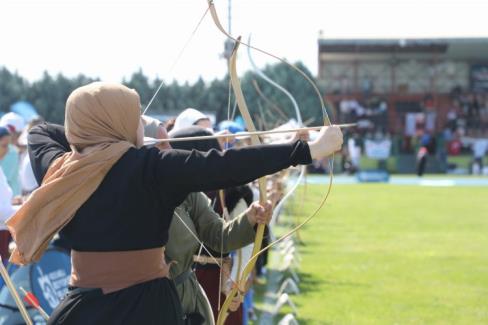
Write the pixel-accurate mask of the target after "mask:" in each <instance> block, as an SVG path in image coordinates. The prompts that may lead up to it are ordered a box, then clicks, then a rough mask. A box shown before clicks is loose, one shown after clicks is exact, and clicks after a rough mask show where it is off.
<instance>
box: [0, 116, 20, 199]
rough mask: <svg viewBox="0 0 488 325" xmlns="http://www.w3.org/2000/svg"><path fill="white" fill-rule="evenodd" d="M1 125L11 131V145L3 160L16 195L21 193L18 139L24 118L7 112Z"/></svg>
mask: <svg viewBox="0 0 488 325" xmlns="http://www.w3.org/2000/svg"><path fill="white" fill-rule="evenodd" d="M0 126H2V127H5V128H7V129H8V130H9V132H10V135H11V137H10V145H9V150H8V153H7V155H6V156H5V157H4V159H3V161H2V162H1V164H0V165H1V166H2V168H3V172H4V173H5V176H6V177H7V182H8V184H9V185H10V187H11V189H12V192H13V194H14V195H20V194H21V190H20V182H19V165H20V151H19V147H18V139H19V136H20V134H21V133H22V131H23V130H24V127H25V121H24V118H23V117H22V116H20V115H18V114H15V113H13V112H10V113H7V114H5V115H4V116H2V118H1V119H0Z"/></svg>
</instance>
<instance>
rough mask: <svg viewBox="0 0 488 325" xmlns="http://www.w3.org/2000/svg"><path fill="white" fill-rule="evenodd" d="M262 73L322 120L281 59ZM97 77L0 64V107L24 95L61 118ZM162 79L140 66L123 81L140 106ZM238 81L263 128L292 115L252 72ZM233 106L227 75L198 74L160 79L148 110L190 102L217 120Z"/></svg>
mask: <svg viewBox="0 0 488 325" xmlns="http://www.w3.org/2000/svg"><path fill="white" fill-rule="evenodd" d="M296 65H297V66H298V67H299V68H300V69H301V70H303V71H304V72H305V73H306V74H307V75H308V76H309V77H310V78H311V79H312V80H314V77H313V76H312V75H311V73H310V71H309V70H308V69H307V68H306V67H305V66H304V65H303V63H301V62H298V63H297V64H296ZM263 72H264V73H265V74H266V75H267V76H269V77H270V78H271V79H272V80H274V81H275V82H277V83H278V84H280V85H281V86H282V87H284V88H285V89H287V90H288V91H290V92H291V93H292V94H293V96H294V97H295V99H296V101H297V102H298V105H299V106H300V111H301V113H302V115H303V120H304V121H305V120H308V121H309V122H310V123H315V124H317V123H321V121H322V113H321V110H320V102H319V99H318V98H317V96H316V94H315V92H314V91H313V89H312V87H311V86H310V85H309V84H308V83H307V82H306V81H305V80H304V78H303V77H302V76H300V75H299V74H297V73H296V72H295V71H293V70H292V69H290V68H289V67H288V66H287V65H286V64H284V63H277V64H273V65H268V66H266V67H265V69H264V70H263ZM97 80H98V79H95V78H90V77H87V76H85V75H83V74H80V75H78V76H76V77H73V78H68V77H65V76H64V75H62V74H57V75H54V76H53V75H50V74H49V73H48V72H44V74H43V76H42V77H41V78H40V79H39V80H36V81H33V82H29V81H27V79H25V78H23V77H22V76H20V75H19V74H18V73H17V72H11V71H9V70H8V69H7V68H5V67H1V68H0V111H3V112H7V111H9V109H10V106H11V105H12V104H13V103H15V102H17V101H19V100H25V101H28V102H30V103H31V104H32V105H34V107H35V108H36V109H37V111H38V113H39V114H40V115H41V116H42V117H43V118H44V119H46V120H47V121H50V122H54V123H63V122H64V110H65V104H66V99H67V98H68V96H69V94H70V93H71V92H72V91H73V90H74V89H76V88H77V87H79V86H82V85H85V84H87V83H90V82H93V81H97ZM161 82H162V80H161V79H158V78H156V79H153V80H150V78H148V77H147V76H146V75H144V73H143V72H142V70H139V71H137V72H134V73H133V74H132V76H131V77H130V78H128V79H124V80H123V81H122V83H123V84H125V85H126V86H128V87H130V88H134V89H135V90H136V91H137V92H138V93H139V95H140V97H141V104H142V106H143V107H144V106H145V105H147V103H148V102H149V101H150V99H151V97H152V96H153V95H154V93H155V92H156V89H157V88H158V87H159V85H160V84H161ZM241 83H242V89H243V92H244V96H245V98H246V100H247V103H248V106H249V110H250V111H251V114H252V115H253V117H254V118H255V120H256V121H259V124H261V125H260V126H261V128H269V127H272V126H275V125H277V124H279V123H282V122H284V121H285V120H286V119H288V118H292V117H295V116H296V115H295V111H294V108H293V106H292V103H291V101H290V100H289V99H288V98H287V97H286V96H284V95H283V94H282V93H281V92H280V91H279V90H277V89H276V88H275V87H273V86H271V85H269V84H268V83H267V82H265V81H263V80H262V79H260V78H259V77H258V76H257V75H256V74H255V73H253V72H252V71H248V72H246V73H245V74H244V76H242V79H241ZM234 106H235V105H234V98H233V96H231V100H230V101H229V78H228V76H225V77H223V78H221V79H214V80H212V81H207V82H205V81H204V80H203V79H202V78H200V79H198V80H197V81H196V82H194V83H192V84H190V83H188V82H185V83H178V82H176V81H173V82H172V83H169V84H165V83H163V85H162V87H161V90H160V92H159V93H158V95H157V97H156V98H155V100H154V101H153V103H152V104H151V108H150V112H149V114H171V113H175V112H179V111H181V110H183V109H185V108H187V107H194V108H196V109H199V110H202V111H206V112H214V113H215V115H216V117H217V120H218V121H221V120H225V119H227V117H228V115H232V112H234V110H235V109H234ZM229 111H230V113H229ZM0 115H1V113H0ZM237 115H238V110H237V111H236V113H235V116H237Z"/></svg>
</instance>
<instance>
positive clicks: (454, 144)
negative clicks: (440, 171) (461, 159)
mask: <svg viewBox="0 0 488 325" xmlns="http://www.w3.org/2000/svg"><path fill="white" fill-rule="evenodd" d="M462 146H463V144H462V143H461V140H459V135H458V134H457V133H456V134H454V136H453V138H452V140H451V141H449V143H448V145H447V153H448V154H449V155H450V156H459V155H460V154H461V148H462Z"/></svg>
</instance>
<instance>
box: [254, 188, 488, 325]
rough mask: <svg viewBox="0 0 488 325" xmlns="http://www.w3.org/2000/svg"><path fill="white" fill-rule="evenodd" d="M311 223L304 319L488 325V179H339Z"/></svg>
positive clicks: (308, 205) (308, 206) (311, 200)
mask: <svg viewBox="0 0 488 325" xmlns="http://www.w3.org/2000/svg"><path fill="white" fill-rule="evenodd" d="M325 189H326V187H325V186H320V185H316V186H315V185H314V186H312V185H308V187H307V193H306V199H304V196H303V191H301V192H300V191H299V193H297V194H296V198H295V202H294V205H293V208H290V209H289V211H288V212H293V213H295V212H298V210H300V209H301V210H303V211H301V218H304V217H305V216H308V215H309V214H310V213H311V212H312V210H313V208H314V207H316V206H317V204H318V202H319V201H320V199H321V198H322V197H323V195H324V192H325ZM302 200H304V204H301V203H300V202H301V201H302ZM284 219H285V220H292V219H293V218H291V217H288V219H286V218H284ZM302 229H303V230H302V231H300V237H301V238H302V240H303V241H304V245H301V246H300V247H299V250H300V253H301V256H302V259H303V260H302V264H301V266H300V269H299V275H300V277H301V283H300V289H301V291H302V292H301V294H300V295H296V296H292V300H293V302H294V303H295V304H296V305H297V306H298V310H299V312H298V320H299V322H300V324H488V187H420V186H394V185H387V184H358V185H335V186H334V187H333V189H332V194H331V196H330V197H329V200H328V202H327V204H326V206H325V207H324V208H323V209H322V210H321V211H320V213H319V214H318V215H317V216H316V217H315V218H314V219H312V221H311V222H310V223H309V224H308V225H307V226H305V228H302ZM281 230H282V229H281ZM278 232H279V230H278ZM270 273H273V269H272V267H271V269H270ZM260 290H263V288H258V290H257V291H258V293H259V292H260ZM290 311H291V309H290V308H289V307H287V308H284V309H283V314H284V313H286V312H290ZM275 320H276V319H275Z"/></svg>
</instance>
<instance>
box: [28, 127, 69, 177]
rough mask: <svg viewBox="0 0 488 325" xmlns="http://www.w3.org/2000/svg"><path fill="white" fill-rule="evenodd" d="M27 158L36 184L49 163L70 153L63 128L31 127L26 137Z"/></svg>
mask: <svg viewBox="0 0 488 325" xmlns="http://www.w3.org/2000/svg"><path fill="white" fill-rule="evenodd" d="M27 142H28V151H29V158H30V161H31V164H32V170H33V171H34V176H35V177H36V180H37V182H38V184H41V183H42V179H43V178H44V175H45V174H46V172H47V170H48V168H49V166H50V165H51V163H52V162H53V161H54V160H56V158H58V157H59V156H61V155H63V154H64V153H66V152H68V151H71V149H70V146H69V143H68V140H66V136H65V134H64V127H63V126H61V125H56V124H49V123H44V124H40V125H37V126H35V127H33V128H32V129H31V130H30V131H29V135H28V137H27Z"/></svg>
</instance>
